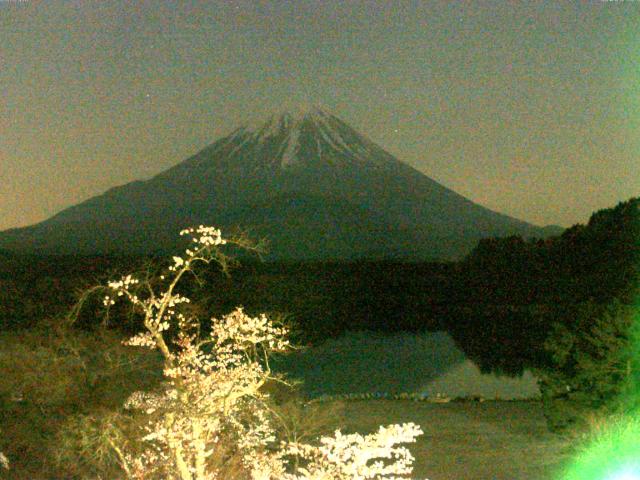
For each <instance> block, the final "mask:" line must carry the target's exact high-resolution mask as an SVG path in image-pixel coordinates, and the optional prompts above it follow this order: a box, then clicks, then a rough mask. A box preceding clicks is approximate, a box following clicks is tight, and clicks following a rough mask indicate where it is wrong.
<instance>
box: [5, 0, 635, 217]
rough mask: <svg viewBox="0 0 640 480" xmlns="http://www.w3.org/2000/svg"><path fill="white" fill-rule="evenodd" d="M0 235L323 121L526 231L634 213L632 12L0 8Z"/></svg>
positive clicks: (430, 6) (10, 2)
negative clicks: (285, 128) (307, 120)
mask: <svg viewBox="0 0 640 480" xmlns="http://www.w3.org/2000/svg"><path fill="white" fill-rule="evenodd" d="M0 94H1V95H2V97H1V99H2V100H1V102H0V179H1V180H2V181H1V182H0V229H2V228H9V227H13V226H21V225H26V224H30V223H34V222H37V221H40V220H43V219H45V218H47V217H49V216H51V215H52V214H54V213H56V212H58V211H59V210H61V209H63V208H65V207H68V206H71V205H73V204H76V203H78V202H80V201H82V200H85V199H87V198H89V197H91V196H94V195H97V194H100V193H102V192H103V191H105V190H106V189H108V188H110V187H112V186H115V185H119V184H122V183H126V182H129V181H132V180H135V179H146V178H149V177H151V176H152V175H155V174H156V173H159V172H161V171H162V170H165V169H166V168H168V167H170V166H172V165H174V164H176V163H178V162H180V161H182V160H184V159H185V158H186V157H188V156H189V155H191V154H194V153H195V152H197V151H198V150H200V149H201V148H203V147H204V146H206V145H208V144H210V143H212V142H213V141H214V140H216V139H217V138H218V137H220V136H221V135H223V134H225V133H227V132H229V131H231V130H232V129H234V128H235V127H236V126H238V125H239V124H241V123H243V122H244V121H246V120H248V119H252V120H253V119H255V117H259V116H264V115H266V114H267V113H268V112H272V111H273V110H276V109H278V110H279V109H280V108H281V106H282V105H283V104H293V103H296V102H299V101H306V102H311V103H317V104H320V105H322V106H324V107H325V108H326V109H327V110H328V111H330V112H332V113H334V114H335V115H337V116H338V117H340V118H342V119H343V120H344V121H346V122H347V123H350V124H351V125H352V126H353V127H355V128H356V129H357V130H359V131H361V132H362V133H364V134H366V135H367V136H369V137H370V138H371V139H373V140H374V141H376V142H377V143H379V144H380V145H381V146H382V147H383V148H385V149H387V150H388V151H389V152H391V153H393V154H394V155H396V156H397V157H398V158H399V159H400V160H403V161H405V162H407V163H409V164H411V165H413V166H414V167H416V168H417V169H418V170H420V171H422V172H424V173H425V174H426V175H428V176H430V177H431V178H433V179H435V180H437V181H439V182H440V183H442V184H444V185H445V186H447V187H449V188H451V189H453V190H455V191H457V192H458V193H461V194H463V195H465V196H466V197H468V198H470V199H471V200H473V201H476V202H478V203H480V204H482V205H484V206H487V207H490V208H492V209H494V210H498V211H501V212H504V213H507V214H509V215H513V216H515V217H518V218H521V219H524V220H527V221H530V222H533V223H537V224H549V223H556V224H561V225H564V226H568V225H571V224H573V223H576V222H584V221H586V220H587V218H588V216H589V214H590V213H591V212H592V211H593V210H596V209H600V208H604V207H609V206H613V205H614V204H616V203H617V202H618V201H621V200H624V199H627V198H629V197H631V196H638V195H640V135H639V132H640V1H638V0H623V1H600V0H596V1H590V2H558V1H548V0H547V1H540V2H535V1H523V2H512V1H509V2H507V1H495V2H486V1H476V0H473V1H468V2H440V1H438V2H436V1H420V2H418V1H414V2H409V1H382V0H377V1H368V2H361V1H341V2H339V1H335V0H317V1H309V0H298V1H284V0H282V1H258V0H252V1H244V0H243V1H231V0H229V1H226V2H223V1H217V2H213V1H195V0H194V1H167V0H152V1H137V0H126V1H111V0H100V1H91V0H81V1H51V0H49V1H46V2H38V1H34V0H18V1H16V0H0Z"/></svg>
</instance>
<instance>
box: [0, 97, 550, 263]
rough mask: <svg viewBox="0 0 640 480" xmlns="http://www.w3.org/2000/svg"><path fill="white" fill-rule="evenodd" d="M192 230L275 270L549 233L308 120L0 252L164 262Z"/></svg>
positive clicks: (274, 123) (422, 255) (412, 256)
mask: <svg viewBox="0 0 640 480" xmlns="http://www.w3.org/2000/svg"><path fill="white" fill-rule="evenodd" d="M199 224H209V225H214V226H217V227H221V228H222V229H223V232H224V231H228V229H229V228H234V227H236V226H240V227H241V228H242V229H243V230H245V231H247V232H248V233H249V235H250V236H252V237H258V238H262V237H266V238H267V240H268V242H269V244H270V248H269V252H270V253H269V254H268V256H267V258H269V259H274V260H275V259H280V260H284V259H286V260H305V259H306V260H314V259H315V260H329V259H362V258H368V259H380V258H394V259H407V260H436V259H439V260H451V259H456V258H460V257H461V256H463V255H464V254H466V253H467V252H469V251H470V250H471V249H472V248H473V247H474V246H475V244H476V243H477V241H478V240H479V239H481V238H483V237H492V236H505V235H522V236H524V237H546V236H549V235H550V234H557V233H559V230H560V229H559V227H558V228H554V227H545V228H541V227H536V226H534V225H531V224H529V223H526V222H524V221H521V220H518V219H515V218H512V217H509V216H507V215H503V214H500V213H497V212H494V211H491V210H489V209H487V208H484V207H482V206H480V205H478V204H476V203H474V202H472V201H471V200H469V199H467V198H465V197H463V196H461V195H459V194H457V193H455V192H454V191H452V190H450V189H448V188H446V187H444V186H443V185H440V184H439V183H437V182H436V181H434V180H432V179H430V178H429V177H427V176H426V175H424V174H423V173H421V172H419V171H418V170H416V169H414V168H413V167H411V166H409V165H407V164H405V163H402V162H401V161H399V160H397V159H396V158H395V157H393V156H392V155H391V154H389V153H387V152H386V151H385V150H384V149H382V148H381V147H379V146H378V145H376V144H375V143H373V142H372V141H371V140H369V139H368V138H366V137H365V136H364V135H362V134H360V133H358V132H356V131H355V130H354V129H353V128H351V127H350V126H349V125H347V124H346V123H344V122H343V121H341V120H340V119H339V118H337V117H336V116H334V115H331V114H329V113H326V112H325V111H323V110H320V109H318V108H312V109H308V110H306V111H303V112H299V113H283V114H280V115H273V116H272V117H271V118H269V119H268V120H267V121H265V122H263V123H259V124H256V125H245V126H242V127H240V128H237V129H236V130H234V131H233V132H231V133H230V134H229V135H227V136H225V137H223V138H221V139H219V140H217V141H216V142H215V143H213V144H211V145H209V146H208V147H206V148H204V149H203V150H201V151H200V152H198V153H197V154H195V155H194V156H192V157H190V158H188V159H187V160H185V161H183V162H182V163H179V164H178V165H176V166H174V167H172V168H170V169H168V170H166V171H164V172H162V173H160V174H158V175H156V176H155V177H153V178H151V179H149V180H146V181H135V182H131V183H128V184H126V185H122V186H119V187H115V188H112V189H110V190H108V191H107V192H105V193H104V194H102V195H99V196H96V197H93V198H91V199H89V200H87V201H85V202H82V203H80V204H78V205H75V206H72V207H70V208H67V209H66V210H63V211H61V212H60V213H58V214H56V215H55V216H53V217H51V218H49V219H48V220H45V221H43V222H41V223H38V224H36V225H33V226H29V227H24V228H17V229H11V230H6V231H4V232H0V248H2V249H5V250H8V251H14V252H29V253H56V254H58V253H61V254H107V253H125V254H138V253H164V252H168V251H171V250H173V249H175V248H177V246H178V243H177V242H178V241H179V236H178V235H177V234H178V232H179V231H180V230H181V229H182V228H184V227H187V226H192V225H199Z"/></svg>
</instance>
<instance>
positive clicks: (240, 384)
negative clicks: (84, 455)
mask: <svg viewBox="0 0 640 480" xmlns="http://www.w3.org/2000/svg"><path fill="white" fill-rule="evenodd" d="M180 234H181V235H188V236H191V237H192V240H193V243H194V244H196V245H195V247H194V248H193V249H187V250H186V254H187V256H188V258H189V260H185V259H183V258H182V257H178V256H174V257H173V263H172V264H171V265H170V266H169V267H168V270H169V272H172V273H170V274H169V275H168V276H169V278H168V282H167V284H168V285H169V286H168V287H167V290H166V291H164V292H161V293H155V292H154V291H153V289H152V288H151V283H149V284H147V285H146V287H148V288H146V289H137V288H136V286H137V285H138V284H139V281H138V280H137V279H135V278H133V277H132V276H130V275H127V276H126V277H122V278H121V279H120V280H118V281H114V282H109V284H108V286H109V288H110V289H111V290H112V291H113V293H114V294H115V295H116V296H120V297H123V299H125V300H128V301H129V302H131V303H132V304H133V305H134V306H135V307H136V308H138V310H139V311H140V312H141V313H142V314H143V315H144V326H145V329H146V330H145V331H144V332H141V333H139V334H138V335H135V336H134V337H131V338H130V339H128V340H127V341H125V342H124V343H125V344H126V345H130V346H141V347H147V348H158V349H159V350H160V351H161V353H162V354H163V355H164V359H165V362H164V367H163V375H164V378H165V381H164V382H163V384H162V386H161V388H160V389H159V390H157V391H154V392H135V393H133V394H132V395H131V396H130V397H129V398H128V399H127V401H126V402H125V404H124V407H125V408H127V409H133V410H138V411H139V412H141V413H142V414H143V415H146V416H147V417H148V421H147V423H146V425H145V426H144V428H143V430H142V431H141V432H140V436H139V439H140V440H142V441H143V442H144V443H145V444H146V445H147V447H148V448H147V449H146V450H145V451H144V452H143V453H142V454H141V455H137V456H134V455H132V454H131V453H130V452H125V454H124V455H123V457H122V458H123V459H124V460H123V461H124V462H125V464H124V468H125V470H126V471H127V472H128V473H129V474H130V476H131V478H147V477H149V476H150V475H151V473H152V472H153V475H154V478H156V477H158V476H159V477H160V478H180V479H181V480H187V479H188V480H213V479H221V478H223V475H224V472H223V471H221V470H219V469H218V467H216V466H215V464H211V463H210V462H209V460H210V458H211V457H212V456H213V454H214V453H215V452H216V451H217V450H218V449H219V448H221V439H224V441H225V442H227V443H228V442H235V447H236V448H237V449H238V451H240V452H241V453H242V465H243V467H244V468H245V469H246V470H247V472H248V473H249V474H250V477H251V478H252V479H253V480H320V479H323V480H329V479H335V480H347V479H352V480H360V479H362V480H365V479H374V478H375V479H381V480H382V479H388V480H390V479H392V478H396V477H394V476H397V475H406V474H409V473H410V472H411V469H412V467H411V465H412V462H413V457H412V456H411V454H410V452H409V451H408V450H407V449H406V448H405V447H399V446H397V444H398V443H410V442H414V441H415V437H416V436H418V435H420V434H421V433H422V432H421V430H420V428H419V427H418V426H416V425H414V424H412V423H408V424H404V425H390V426H388V427H380V429H379V430H378V432H376V433H374V434H371V435H366V436H362V435H359V434H351V435H343V434H342V433H341V432H340V431H337V432H336V433H335V435H334V436H333V437H322V438H321V439H320V441H319V445H311V444H301V443H290V444H287V443H284V444H282V445H280V448H277V447H278V443H277V435H276V428H275V426H274V425H273V417H272V413H271V411H270V410H269V409H268V408H267V406H266V402H265V401H266V399H267V395H266V394H265V393H263V392H262V390H261V387H262V386H263V385H264V383H265V382H266V381H267V380H269V379H270V378H272V373H271V371H270V369H269V364H268V361H267V360H266V359H267V358H268V356H269V354H270V353H271V352H275V351H284V350H286V349H288V348H289V346H290V345H289V341H288V340H287V334H288V332H287V329H285V328H283V327H279V326H276V325H274V324H273V323H272V322H271V321H269V319H268V318H267V317H266V316H265V315H264V314H261V315H258V316H255V317H252V316H250V315H247V314H246V313H245V312H244V310H243V309H242V308H237V309H236V310H234V311H232V312H231V313H229V314H227V315H224V316H222V318H220V319H217V318H212V319H211V323H210V329H209V330H208V332H209V333H208V334H207V335H205V336H200V335H198V334H197V333H196V332H197V331H199V330H193V329H192V326H193V325H195V321H193V320H192V319H191V318H188V317H187V316H186V315H185V314H184V313H183V312H181V308H183V307H182V306H183V304H186V303H189V302H190V300H189V298H187V297H184V296H182V295H180V294H177V293H175V292H174V291H173V289H174V287H175V285H176V283H177V281H178V280H179V279H180V276H181V275H182V274H183V273H184V272H186V271H187V270H189V269H190V268H191V267H192V264H193V263H195V262H205V263H208V262H209V261H211V260H213V259H215V258H216V257H215V256H214V252H215V249H216V248H219V247H220V246H221V245H224V244H226V240H225V239H224V238H223V237H222V234H221V232H220V230H218V229H216V228H214V227H206V226H203V225H200V226H199V227H198V228H195V229H194V228H188V229H184V230H182V231H181V232H180ZM172 279H173V280H172ZM161 280H164V275H163V276H161ZM103 303H104V304H105V305H113V303H114V300H113V298H112V296H105V297H104V301H103ZM172 327H175V328H176V330H172V331H174V332H175V331H177V334H176V335H175V337H174V340H173V345H172V346H171V348H169V346H168V345H169V341H168V339H167V338H165V336H164V335H165V332H166V331H167V330H169V329H171V328H172ZM203 347H206V348H203ZM292 456H297V457H298V458H300V459H301V463H300V465H301V466H300V468H298V469H297V471H295V472H291V468H292V466H291V465H290V464H289V461H288V459H289V458H291V457H292ZM2 458H3V457H0V461H1V459H2Z"/></svg>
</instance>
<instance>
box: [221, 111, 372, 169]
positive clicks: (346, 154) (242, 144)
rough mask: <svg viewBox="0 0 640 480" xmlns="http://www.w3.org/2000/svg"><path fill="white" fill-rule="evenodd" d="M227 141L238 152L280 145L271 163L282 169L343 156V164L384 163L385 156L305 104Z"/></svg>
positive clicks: (243, 129)
mask: <svg viewBox="0 0 640 480" xmlns="http://www.w3.org/2000/svg"><path fill="white" fill-rule="evenodd" d="M227 139H228V141H229V142H235V144H236V148H237V149H238V150H240V149H248V148H253V149H256V148H257V149H258V150H259V149H260V148H261V146H263V145H265V144H271V143H274V142H277V143H278V144H279V145H280V148H279V149H278V150H277V151H276V152H275V156H274V157H273V158H271V161H272V162H273V163H276V164H279V165H280V166H281V167H287V166H290V165H294V164H296V163H300V162H309V161H316V162H317V161H322V160H327V161H333V162H335V161H336V160H337V159H338V158H339V157H342V158H341V160H342V161H359V162H368V161H376V160H377V161H380V158H379V157H380V153H382V152H381V151H380V149H379V148H378V149H377V150H376V145H375V144H374V143H373V142H371V141H370V140H368V139H366V138H365V137H363V136H362V135H360V134H358V133H357V132H356V131H355V130H353V129H352V128H351V127H349V126H348V125H347V124H346V123H344V122H342V121H341V120H340V119H339V118H337V117H335V116H333V115H331V114H330V113H327V112H326V111H324V110H323V109H321V108H320V107H318V106H316V105H302V106H299V107H297V108H293V109H287V110H284V111H282V112H280V113H277V114H272V115H270V116H269V118H268V119H267V120H266V121H264V120H261V121H260V122H255V121H254V122H251V123H248V124H246V125H243V126H241V127H240V128H238V129H236V130H235V131H234V132H233V133H232V134H231V135H230V136H229V137H227ZM330 159H332V160H330ZM278 160H279V161H278Z"/></svg>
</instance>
